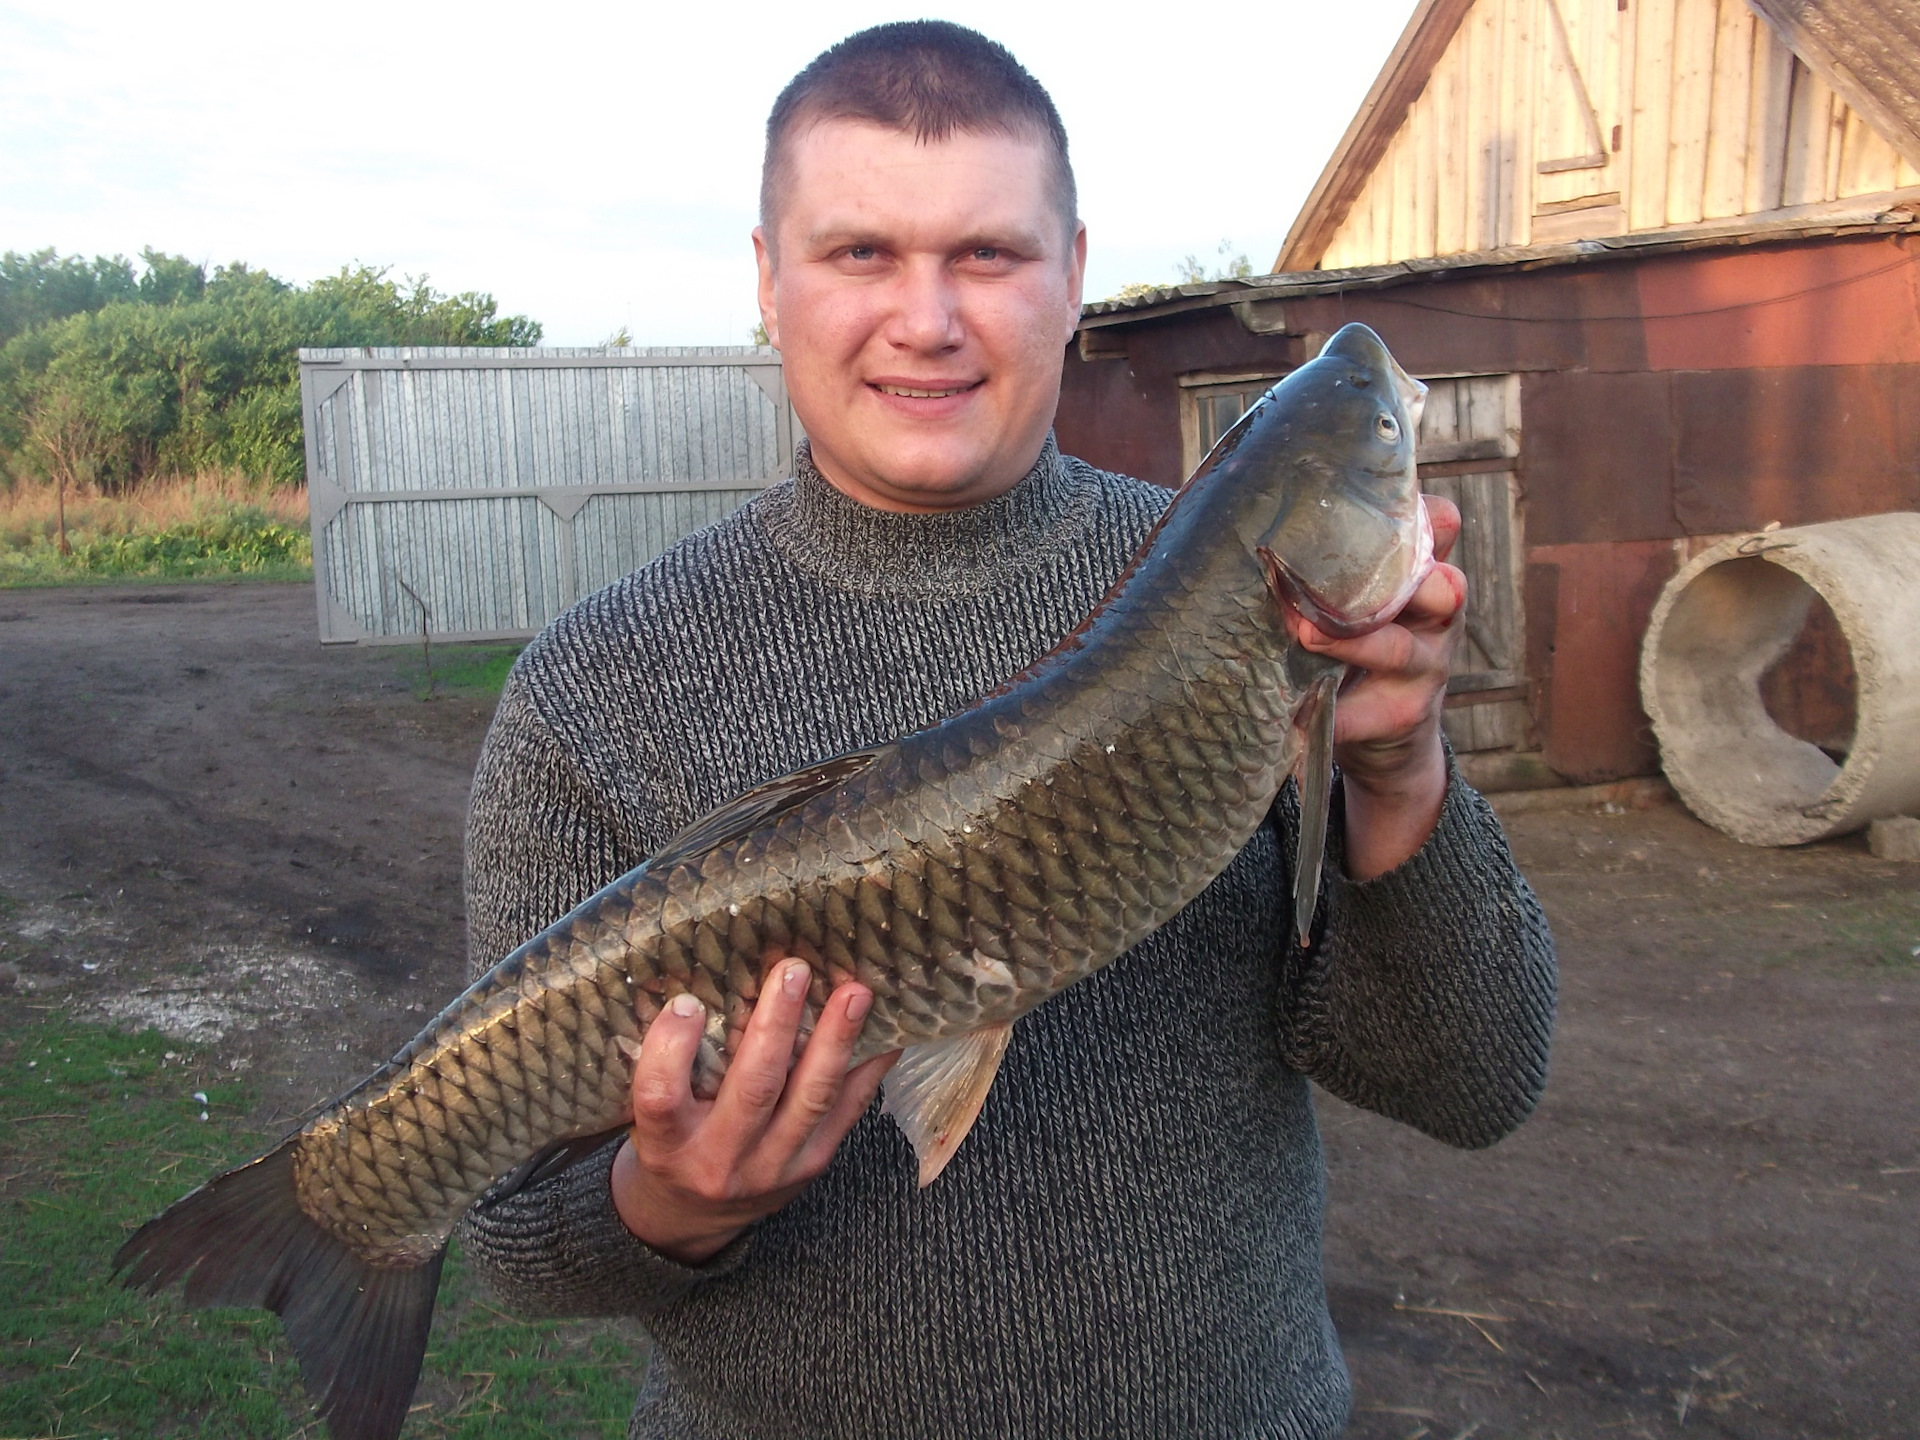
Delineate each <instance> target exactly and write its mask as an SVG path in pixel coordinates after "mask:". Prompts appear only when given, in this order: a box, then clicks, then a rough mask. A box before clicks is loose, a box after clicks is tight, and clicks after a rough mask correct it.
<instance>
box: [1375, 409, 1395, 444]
mask: <svg viewBox="0 0 1920 1440" xmlns="http://www.w3.org/2000/svg"><path fill="white" fill-rule="evenodd" d="M1373 430H1374V433H1375V434H1376V435H1378V436H1379V437H1380V438H1381V439H1382V440H1388V441H1392V440H1398V439H1399V438H1400V422H1399V421H1398V420H1396V419H1394V418H1393V416H1391V415H1389V414H1387V413H1386V411H1384V410H1383V411H1381V412H1380V414H1379V415H1377V416H1375V417H1374V421H1373Z"/></svg>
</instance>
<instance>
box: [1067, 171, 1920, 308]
mask: <svg viewBox="0 0 1920 1440" xmlns="http://www.w3.org/2000/svg"><path fill="white" fill-rule="evenodd" d="M1916 206H1920V201H1910V202H1905V203H1903V204H1901V205H1899V206H1897V207H1895V208H1893V209H1891V210H1883V209H1880V208H1879V207H1878V206H1872V207H1869V208H1864V209H1862V208H1857V207H1856V208H1852V209H1849V208H1847V207H1846V206H1845V205H1844V204H1842V205H1826V206H1819V207H1809V209H1810V210H1817V211H1818V213H1816V214H1804V215H1794V216H1785V217H1781V218H1777V219H1769V220H1764V221H1759V222H1755V221H1753V220H1750V219H1739V220H1729V221H1716V222H1712V223H1709V224H1703V225H1688V226H1676V227H1674V228H1672V229H1668V230H1654V231H1647V232H1643V233H1640V234H1629V235H1612V236H1607V237H1605V238H1603V239H1598V240H1574V241H1569V242H1567V243H1565V244H1558V245H1520V246H1513V247H1510V248H1507V249H1503V250H1479V251H1474V252H1472V253H1470V254H1465V255H1440V256H1434V257H1431V258H1424V259H1415V260H1397V261H1395V262H1393V263H1392V264H1390V265H1361V266H1355V267H1354V268H1352V269H1347V270H1290V271H1282V272H1280V273H1279V274H1276V275H1255V276H1252V277H1250V278H1248V279H1245V280H1218V281H1210V282H1207V283H1205V284H1197V285H1169V286H1166V287H1165V288H1163V289H1158V290H1150V291H1147V292H1146V293H1144V294H1141V295H1133V296H1129V297H1127V298H1126V299H1113V300H1095V301H1093V302H1092V303H1091V304H1088V305H1086V306H1084V307H1082V309H1081V312H1080V328H1081V329H1083V330H1086V329H1097V328H1101V327H1104V326H1109V325H1119V324H1128V323H1131V322H1133V321H1136V320H1144V319H1148V318H1151V317H1154V316H1159V315H1174V314H1179V313H1180V312H1182V311H1186V310H1205V309H1211V308H1214V307H1216V306H1221V305H1236V304H1244V303H1246V302H1249V301H1259V300H1284V299H1288V298H1304V297H1306V296H1311V295H1334V294H1339V293H1341V292H1344V291H1352V290H1383V289H1387V288H1389V287H1391V286H1395V285H1408V284H1412V283H1414V282H1416V281H1420V280H1432V279H1437V278H1441V277H1445V276H1450V275H1455V274H1461V273H1465V272H1473V271H1503V270H1532V269H1544V268H1547V267H1549V266H1556V265H1580V264H1589V263H1593V262H1598V261H1606V260H1624V259H1632V258H1633V257H1635V256H1639V255H1647V254H1658V253H1660V252H1662V251H1677V250H1703V249H1718V248H1725V247H1733V246H1740V245H1760V244H1767V243H1771V242H1778V241H1787V240H1807V239H1818V238H1821V237H1824V236H1830V235H1862V234H1883V233H1891V232H1896V231H1908V230H1915V229H1920V217H1917V216H1916V210H1915V208H1912V207H1916Z"/></svg>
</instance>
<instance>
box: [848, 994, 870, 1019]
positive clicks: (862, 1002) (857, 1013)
mask: <svg viewBox="0 0 1920 1440" xmlns="http://www.w3.org/2000/svg"><path fill="white" fill-rule="evenodd" d="M872 1008H873V996H872V995H871V994H870V993H869V992H867V991H865V990H862V991H861V992H860V993H859V994H858V995H850V996H848V997H847V1019H849V1020H852V1021H854V1022H856V1023H858V1022H859V1021H861V1020H864V1019H866V1018H867V1011H869V1010H871V1009H872Z"/></svg>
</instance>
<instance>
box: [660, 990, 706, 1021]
mask: <svg viewBox="0 0 1920 1440" xmlns="http://www.w3.org/2000/svg"><path fill="white" fill-rule="evenodd" d="M667 1008H668V1009H669V1010H671V1011H673V1013H674V1014H676V1015H678V1016H679V1017H680V1018H681V1019H683V1020H691V1019H692V1018H693V1017H694V1016H695V1015H698V1014H699V1013H700V1012H701V1011H702V1010H704V1009H706V1008H707V1007H706V1006H704V1005H702V1004H701V1003H700V997H699V996H698V995H689V994H688V993H687V992H686V991H684V990H683V991H681V992H680V993H679V994H678V995H676V996H674V997H673V1003H672V1004H671V1005H669V1006H667Z"/></svg>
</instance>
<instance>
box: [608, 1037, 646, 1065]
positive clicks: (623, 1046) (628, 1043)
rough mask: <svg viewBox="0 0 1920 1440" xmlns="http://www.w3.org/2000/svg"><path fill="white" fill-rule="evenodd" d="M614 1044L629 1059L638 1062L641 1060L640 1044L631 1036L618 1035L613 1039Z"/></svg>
mask: <svg viewBox="0 0 1920 1440" xmlns="http://www.w3.org/2000/svg"><path fill="white" fill-rule="evenodd" d="M613 1043H614V1044H616V1045H618V1046H619V1047H620V1053H621V1054H622V1055H624V1056H626V1057H627V1059H629V1060H638V1059H639V1058H640V1042H639V1041H638V1040H636V1039H634V1038H633V1037H632V1036H631V1035H616V1036H614V1037H613Z"/></svg>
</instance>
